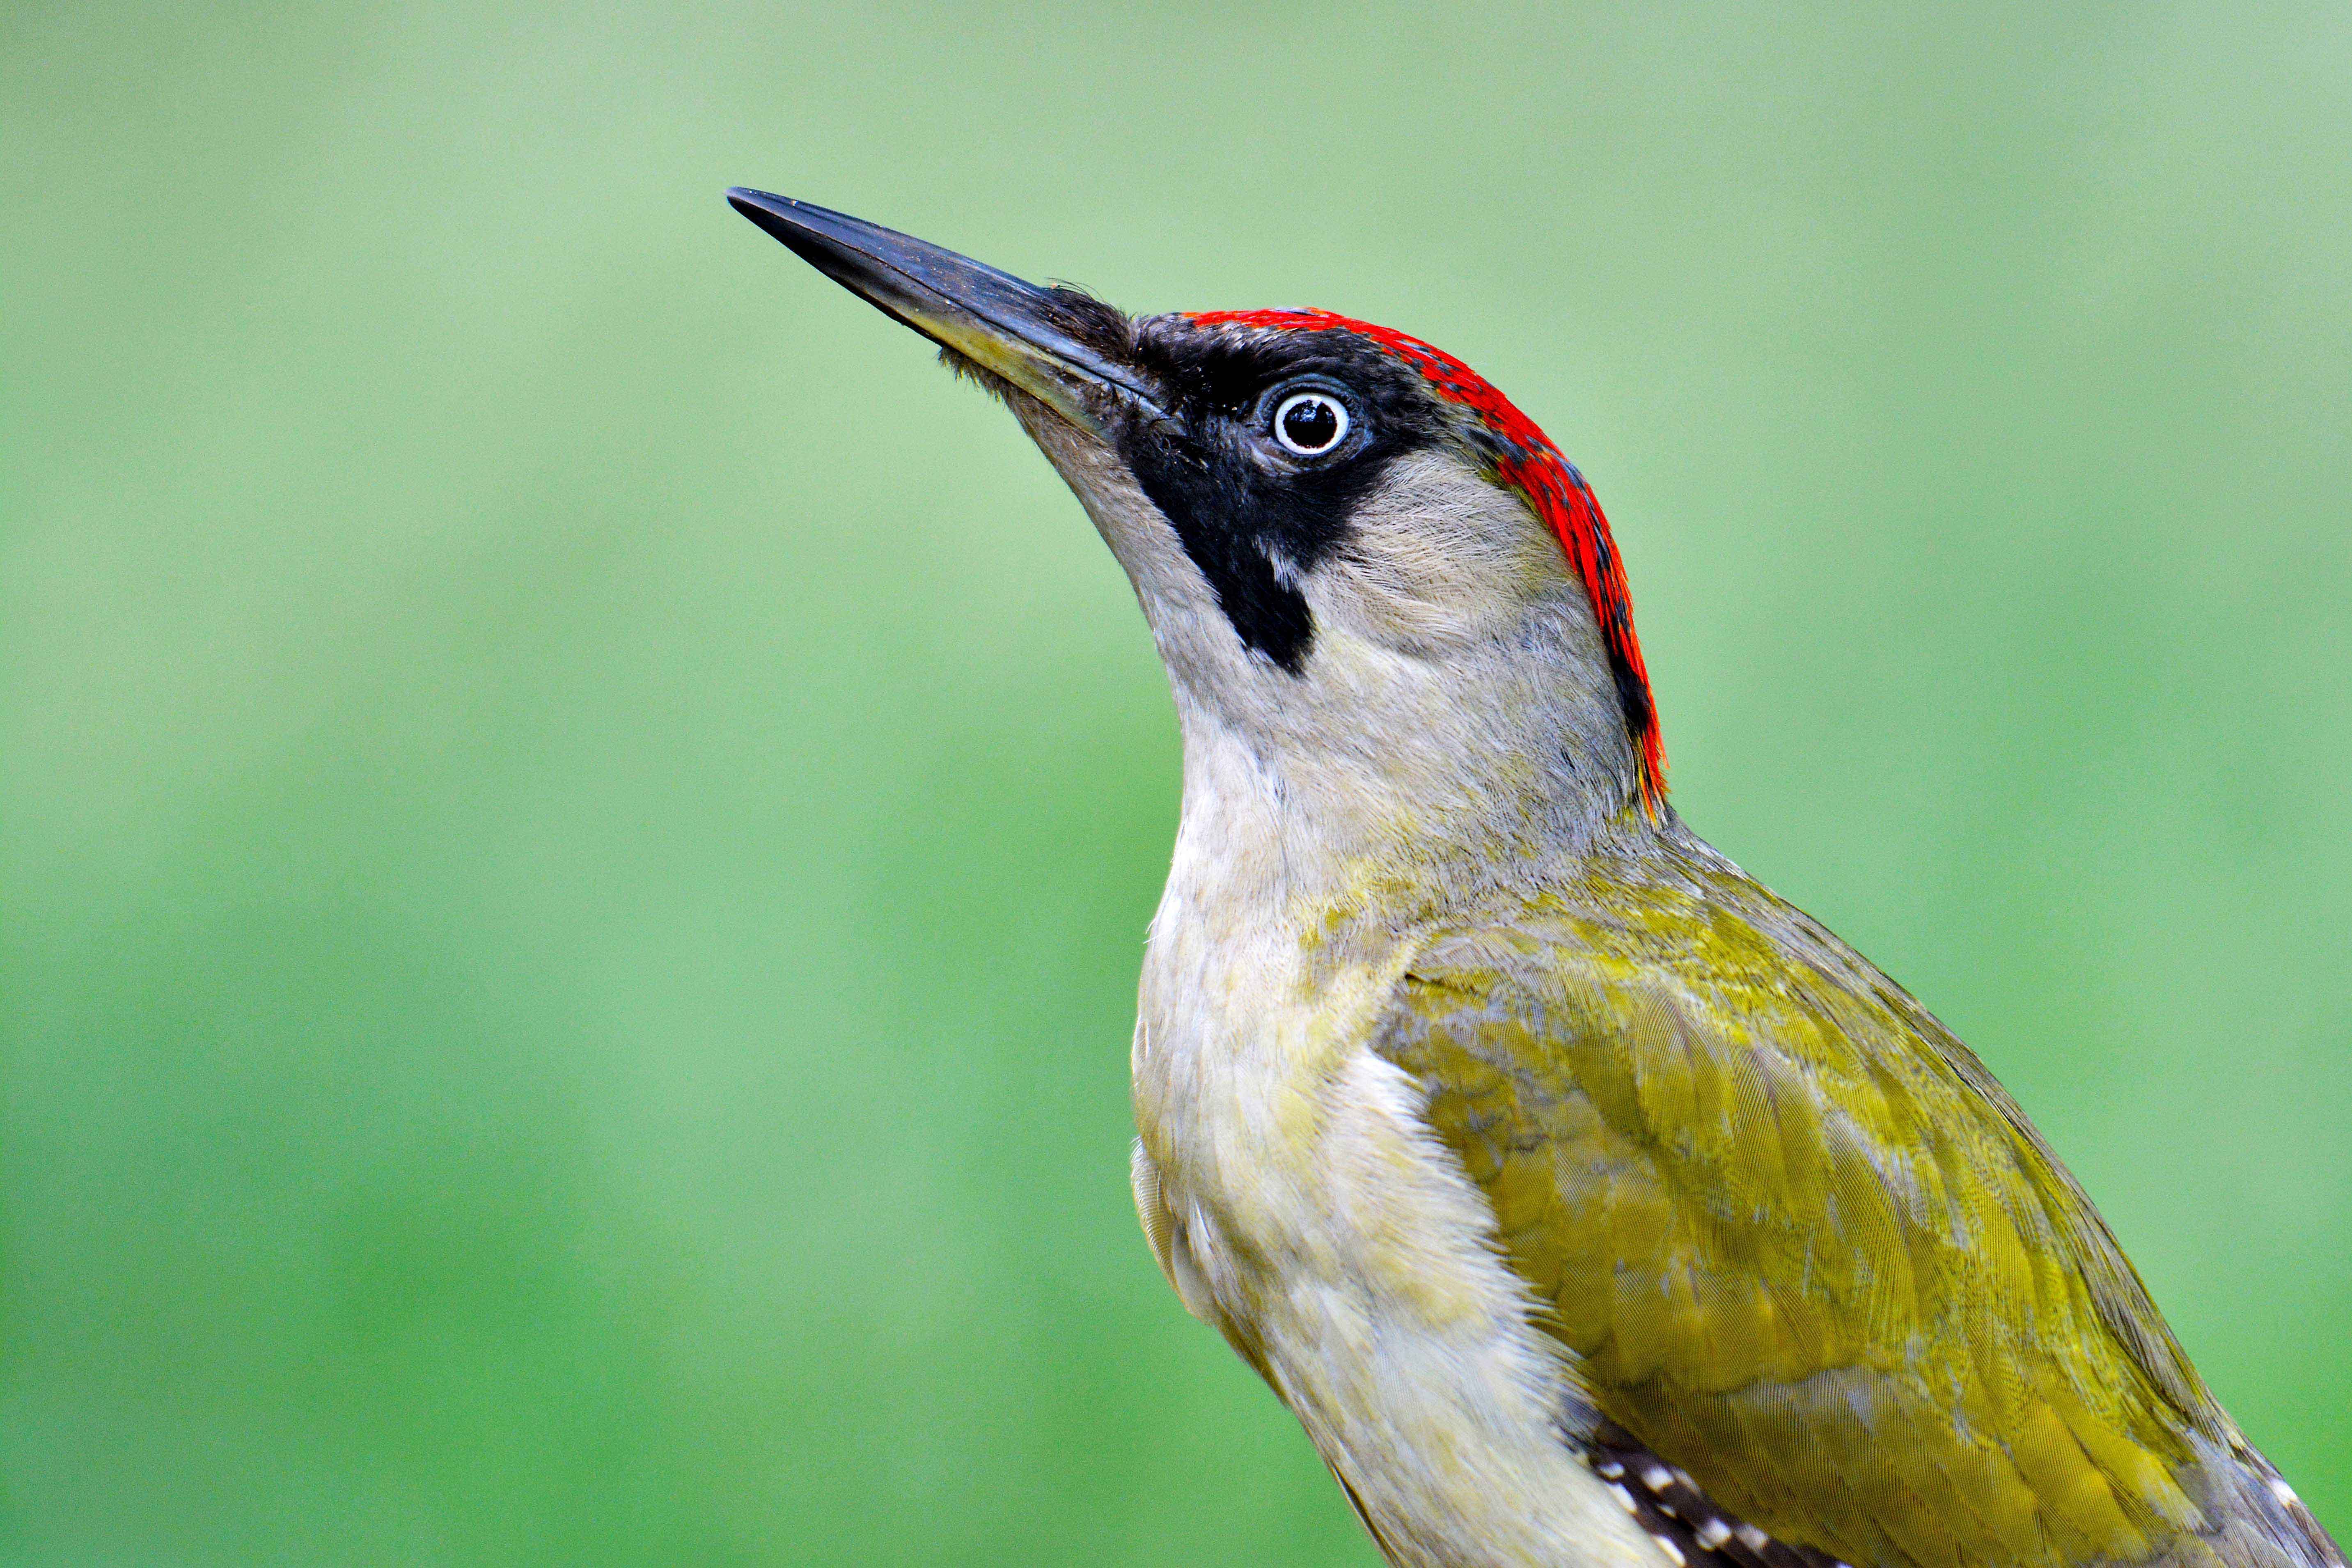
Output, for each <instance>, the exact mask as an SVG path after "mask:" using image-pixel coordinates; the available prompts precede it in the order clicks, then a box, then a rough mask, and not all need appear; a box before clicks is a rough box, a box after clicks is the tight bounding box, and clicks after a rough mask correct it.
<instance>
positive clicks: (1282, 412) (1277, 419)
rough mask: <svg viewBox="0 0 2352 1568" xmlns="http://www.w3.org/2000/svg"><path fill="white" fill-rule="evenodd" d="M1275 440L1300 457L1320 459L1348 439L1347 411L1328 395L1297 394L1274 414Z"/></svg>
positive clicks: (1322, 393)
mask: <svg viewBox="0 0 2352 1568" xmlns="http://www.w3.org/2000/svg"><path fill="white" fill-rule="evenodd" d="M1274 438H1275V439H1276V440H1277V441H1279V442H1281V443H1282V444H1283V446H1285V447H1287V448H1288V449H1290V450H1291V451H1294V452H1296V453H1297V454H1298V455H1299V456H1300V457H1302V458H1319V457H1321V456H1322V455H1323V454H1324V453H1326V452H1328V451H1329V450H1330V449H1331V448H1332V447H1336V446H1338V445H1339V443H1340V442H1342V441H1344V440H1346V439H1347V438H1348V410H1347V408H1346V407H1345V406H1344V405H1342V404H1341V403H1340V402H1339V399H1338V398H1336V397H1334V396H1332V395H1330V394H1329V393H1328V392H1297V393H1293V394H1292V395H1290V396H1288V397H1286V398H1284V399H1283V400H1282V404H1281V406H1279V407H1277V408H1276V410H1275V411H1274Z"/></svg>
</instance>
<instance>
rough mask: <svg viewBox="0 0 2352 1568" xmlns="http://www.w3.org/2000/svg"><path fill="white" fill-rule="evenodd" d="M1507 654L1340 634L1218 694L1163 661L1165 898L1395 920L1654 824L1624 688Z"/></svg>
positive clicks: (1472, 899)
mask: <svg viewBox="0 0 2352 1568" xmlns="http://www.w3.org/2000/svg"><path fill="white" fill-rule="evenodd" d="M1510 652H1520V653H1523V652H1524V650H1523V649H1521V650H1497V651H1496V656H1495V657H1494V658H1491V659H1487V660H1480V659H1477V658H1467V659H1463V660H1457V661H1454V662H1451V663H1449V664H1448V665H1446V666H1445V667H1443V668H1440V667H1436V666H1431V665H1418V664H1415V663H1413V662H1412V661H1408V660H1400V659H1398V658H1395V657H1394V656H1393V655H1391V654H1389V653H1387V652H1385V651H1384V650H1381V649H1378V648H1373V647H1364V646H1359V645H1352V644H1350V643H1349V642H1347V641H1346V640H1345V639H1342V638H1330V639H1327V641H1326V642H1325V644H1324V645H1323V646H1322V647H1319V648H1318V653H1317V657H1316V659H1315V661H1314V664H1313V665H1312V666H1311V667H1310V668H1309V670H1308V671H1307V674H1306V675H1304V676H1287V675H1283V674H1282V673H1280V672H1278V671H1265V672H1263V673H1262V674H1260V675H1259V676H1258V677H1257V678H1256V679H1253V680H1252V681H1250V682H1246V683H1235V682H1233V681H1231V680H1224V681H1221V682H1219V683H1218V684H1217V685H1216V686H1214V687H1213V688H1212V689H1208V690H1206V691H1203V690H1202V689H1196V688H1194V687H1193V686H1192V683H1191V682H1188V681H1187V680H1185V679H1183V677H1182V675H1181V672H1180V671H1178V670H1176V669H1174V668H1171V674H1172V675H1174V676H1175V679H1174V681H1173V684H1174V688H1175V695H1176V704H1177V710H1178V713H1179V715H1180V718H1181V723H1182V728H1183V736H1184V805H1183V816H1182V823H1181V827H1180V830H1179V834H1178V842H1177V847H1176V857H1175V864H1174V867H1173V869H1172V873H1171V884H1170V891H1171V896H1174V897H1178V898H1181V899H1183V900H1186V901H1188V902H1192V903H1194V904H1195V905H1197V906H1200V907H1213V908H1217V909H1221V910H1223V911H1225V912H1226V913H1228V914H1230V915H1233V916H1235V917H1244V916H1246V917H1248V918H1250V919H1251V920H1252V921H1253V923H1264V922H1273V923H1277V924H1280V925H1283V926H1286V927H1293V928H1296V929H1298V930H1300V931H1306V930H1309V929H1313V928H1315V927H1317V926H1318V925H1325V926H1328V924H1330V923H1331V922H1332V921H1371V922H1373V923H1376V924H1377V925H1379V926H1381V927H1383V928H1386V929H1389V930H1394V931H1402V930H1404V929H1408V928H1410V927H1412V926H1415V925H1418V924H1421V923H1423V922H1424V921H1429V920H1433V919H1440V918H1443V917H1444V916H1445V915H1446V914H1448V913H1450V912H1452V911H1453V910H1457V909H1460V908H1463V907H1466V906H1468V905H1471V904H1475V903H1478V902H1483V901H1484V900H1486V898H1487V897H1489V896H1490V895H1492V894H1493V893H1494V892H1496V891H1497V890H1502V889H1512V888H1531V887H1535V886H1538V885H1540V884H1541V883H1542V882H1543V881H1544V880H1546V879H1549V878H1553V877H1557V876H1559V875H1560V874H1562V870H1563V868H1565V867H1567V866H1569V865H1570V864H1572V863H1573V862H1576V861H1578V860H1580V859H1581V858H1584V857H1585V856H1587V855H1589V854H1590V853H1591V852H1592V850H1593V849H1595V848H1596V847H1602V846H1608V847H1612V848H1617V849H1622V847H1625V841H1626V840H1628V839H1643V838H1645V837H1647V836H1648V835H1650V834H1651V833H1653V832H1654V826H1655V825H1654V823H1653V822H1652V820H1651V818H1650V816H1649V815H1648V813H1647V812H1646V811H1645V810H1644V809H1643V806H1642V805H1640V804H1639V802H1638V784H1637V783H1636V778H1637V774H1636V773H1635V769H1634V766H1633V754H1632V750H1631V746H1630V743H1629V742H1628V741H1627V739H1626V736H1625V732H1624V727H1623V721H1622V715H1621V713H1620V711H1619V710H1618V709H1617V708H1616V706H1615V704H1614V702H1613V701H1608V700H1594V699H1588V698H1586V697H1583V696H1580V693H1582V692H1587V691H1589V690H1590V689H1591V688H1590V686H1589V684H1588V683H1585V682H1580V681H1577V680H1573V679H1565V677H1566V676H1568V675H1569V674H1571V673H1573V672H1570V671H1564V670H1562V669H1561V668H1559V664H1558V662H1557V661H1554V660H1529V659H1528V658H1524V657H1518V658H1511V657H1506V654H1507V653H1510ZM1228 673H1229V672H1228ZM1286 683H1287V684H1286Z"/></svg>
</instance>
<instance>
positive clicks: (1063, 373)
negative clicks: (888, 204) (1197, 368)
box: [727, 185, 1165, 432]
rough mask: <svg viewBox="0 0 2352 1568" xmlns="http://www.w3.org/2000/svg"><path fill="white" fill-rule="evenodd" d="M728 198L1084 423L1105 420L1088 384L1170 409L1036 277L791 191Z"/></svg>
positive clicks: (802, 252)
mask: <svg viewBox="0 0 2352 1568" xmlns="http://www.w3.org/2000/svg"><path fill="white" fill-rule="evenodd" d="M727 200H728V203H729V204H730V205H732V206H733V207H734V209H735V210H736V211H737V212H739V213H741V214H742V215H743V216H745V217H747V218H750V219H751V221H752V222H753V223H755V224H757V225H759V226H761V228H763V229H765V230H767V232H768V233H770V234H771V235H773V236H774V237H776V238H777V239H779V240H781V241H782V242H783V244H784V246H785V247H787V248H788V249H790V250H791V251H792V252H793V255H795V256H797V257H799V258H801V259H802V260H803V261H805V262H807V263H808V264H809V265H810V266H812V267H814V268H816V269H817V270H818V271H819V272H822V273H824V275H825V276H826V277H827V278H830V279H833V280H834V281H835V282H836V283H838V284H840V285H841V286H842V287H843V288H845V289H848V290H849V291H850V292H851V293H853V294H856V296H858V297H859V298H860V299H862V300H866V302H867V303H868V304H870V305H872V306H874V307H875V308H876V309H877V310H881V311H883V312H884V313H885V314H887V315H889V316H892V317H895V318H897V319H898V321H903V322H905V323H906V324H907V325H908V326H910V327H912V328H914V329H915V331H919V332H920V333H922V334H923V335H924V336H925V337H927V338H929V339H930V340H931V341H932V342H936V343H939V344H940V345H941V346H942V347H945V348H948V349H950V350H952V351H953V352H955V353H959V354H961V355H962V356H963V357H964V358H966V359H968V360H970V361H971V362H972V363H975V364H977V365H980V366H981V367H982V368H983V369H985V370H989V371H992V372H993V373H995V374H997V375H1000V376H1002V377H1003V378H1004V379H1005V380H1006V381H1008V382H1011V383H1012V384H1013V385H1015V386H1017V387H1019V388H1020V389H1021V390H1022V391H1024V392H1026V393H1028V394H1030V395H1032V396H1034V397H1037V398H1039V399H1041V400H1042V401H1044V402H1045V404H1046V405H1048V406H1050V407H1051V408H1052V409H1053V410H1054V412H1055V413H1056V414H1059V415H1060V416H1062V417H1063V418H1065V419H1067V420H1069V421H1070V422H1071V423H1072V424H1074V425H1076V426H1080V427H1081V428H1084V429H1088V430H1094V431H1097V432H1099V431H1100V430H1101V428H1102V421H1101V417H1100V414H1099V412H1098V411H1097V410H1096V409H1092V408H1089V407H1088V406H1087V398H1086V397H1085V396H1084V392H1085V390H1086V388H1087V387H1088V386H1089V385H1090V386H1092V387H1095V388H1099V389H1102V390H1104V391H1107V392H1109V393H1112V394H1114V395H1117V396H1118V397H1119V398H1121V399H1124V400H1126V401H1128V402H1130V403H1133V404H1137V405H1140V406H1141V408H1142V409H1143V410H1144V411H1145V412H1147V413H1148V414H1150V415H1152V416H1158V417H1161V418H1164V417H1165V416H1164V415H1162V414H1161V413H1160V405H1159V403H1158V400H1157V396H1156V395H1155V394H1154V393H1153V391H1152V389H1151V388H1150V386H1149V385H1148V384H1146V383H1145V382H1144V380H1143V379H1142V377H1140V376H1139V375H1138V374H1136V373H1135V372H1134V371H1133V370H1131V369H1129V367H1127V366H1125V365H1122V364H1119V363H1117V362H1116V361H1114V360H1111V359H1108V358H1107V357H1105V356H1104V355H1103V354H1102V353H1100V352H1099V351H1098V350H1097V349H1094V348H1091V347H1089V346H1088V345H1087V344H1086V343H1083V342H1079V341H1078V340H1077V339H1076V338H1075V337H1073V336H1071V335H1070V333H1069V332H1068V331H1066V330H1065V329H1064V328H1063V327H1062V326H1061V325H1059V324H1058V323H1057V318H1064V317H1066V310H1064V309H1063V308H1062V307H1061V305H1060V302H1059V301H1058V300H1055V297H1054V295H1053V294H1052V293H1050V292H1048V291H1047V290H1045V289H1040V288H1038V287H1037V286H1036V285H1035V284H1034V283H1024V282H1023V281H1022V280H1021V279H1018V278H1015V277H1013V275H1012V274H1011V273H1009V272H999V271H998V270H997V269H996V268H993V267H985V266H982V264H981V263H979V262H977V261H974V260H972V259H971V258H969V257H963V256H958V255H957V254H956V253H955V252H954V251H952V250H948V249H944V248H942V247H940V246H936V245H929V244H926V243H925V242H923V241H922V240H919V239H916V238H913V237H910V236H908V235H903V234H899V233H897V232H896V231H894V230H891V229H887V228H884V227H882V226H880V225H878V224H871V223H867V222H866V221H865V220H863V219H861V218H854V217H850V216H847V215H846V214H844V213H837V212H832V211H828V210H827V209H826V208H824V207H820V206H812V205H809V204H808V203H806V202H796V201H793V199H792V198H791V197H789V196H777V195H769V194H768V193H767V192H765V191H754V190H748V189H746V188H744V187H743V186H741V185H738V186H736V187H735V188H734V189H732V190H730V191H729V192H728V193H727Z"/></svg>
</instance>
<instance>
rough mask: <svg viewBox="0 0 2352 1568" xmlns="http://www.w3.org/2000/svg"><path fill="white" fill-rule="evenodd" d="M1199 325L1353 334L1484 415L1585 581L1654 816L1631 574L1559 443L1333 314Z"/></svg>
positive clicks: (1501, 472) (1395, 343)
mask: <svg viewBox="0 0 2352 1568" xmlns="http://www.w3.org/2000/svg"><path fill="white" fill-rule="evenodd" d="M1191 319H1192V321H1197V322H1199V323H1200V324H1201V325H1202V326H1204V327H1264V328H1271V329H1276V330H1279V331H1306V332H1324V331H1339V332H1352V333H1354V334H1355V335H1356V336H1358V337H1360V338H1363V339H1366V340H1368V341H1370V342H1373V343H1377V344H1378V345H1380V347H1381V349H1383V350H1385V351H1386V352H1387V353H1391V354H1392V355H1394V356H1395V357H1396V358H1398V359H1401V360H1402V361H1404V363H1407V364H1409V365H1411V366H1412V367H1413V369H1415V370H1417V371H1419V372H1420V373H1421V374H1422V375H1423V377H1424V378H1426V379H1427V381H1428V382H1429V384H1430V385H1431V386H1433V387H1434V388H1435V389H1436V390H1437V391H1438V393H1439V394H1440V395H1443V396H1444V397H1446V398H1448V399H1450V400H1451V401H1453V402H1455V403H1458V404H1460V405H1462V406H1464V407H1465V408H1466V409H1468V410H1469V411H1470V412H1471V413H1472V414H1474V415H1475V416H1477V418H1478V421H1479V423H1480V424H1482V425H1484V426H1486V432H1487V434H1489V435H1490V436H1492V437H1494V438H1495V440H1496V444H1497V445H1498V446H1499V447H1501V449H1502V456H1501V457H1500V458H1499V459H1498V460H1497V461H1496V465H1495V473H1496V478H1497V479H1501V480H1502V481H1503V482H1504V483H1505V484H1507V485H1509V486H1511V487H1512V488H1513V489H1517V491H1518V492H1519V493H1520V494H1521V495H1523V496H1525V497H1526V498H1527V500H1528V505H1529V506H1531V507H1533V508H1535V510H1536V515H1537V516H1538V517H1540V518H1542V519H1543V520H1544V521H1545V522H1546V523H1548V524H1549V525H1550V528H1551V531H1552V532H1553V533H1555V534H1557V535H1558V536H1559V542H1560V548H1561V549H1563V550H1565V551H1566V552H1568V559H1569V561H1570V563H1571V564H1572V565H1574V566H1575V568H1576V574H1577V575H1578V576H1579V577H1580V578H1581V579H1583V582H1584V591H1585V594H1586V595H1587V596H1589V597H1590V598H1591V601H1592V613H1593V616H1594V617H1595V618H1596V619H1597V620H1599V622H1600V623H1601V640H1602V642H1603V643H1604V644H1605V645H1606V646H1607V647H1608V650H1609V660H1610V664H1611V665H1612V668H1613V669H1614V672H1615V674H1616V677H1617V685H1618V695H1619V696H1620V697H1621V698H1622V700H1623V701H1624V705H1625V725H1626V730H1627V731H1628V732H1629V733H1630V734H1631V736H1632V737H1633V749H1634V752H1635V755H1636V756H1637V758H1638V759H1639V765H1640V768H1641V772H1642V779H1641V784H1642V801H1643V805H1644V806H1646V807H1648V808H1649V809H1650V811H1651V812H1652V813H1653V814H1655V812H1656V811H1657V809H1658V806H1659V804H1660V802H1661V801H1662V800H1663V799H1664V795H1665V791H1666V748H1665V742H1664V738H1663V737H1661V736H1660V734H1659V733H1658V710H1657V706H1656V704H1655V703H1654V701H1653V700H1651V697H1650V672H1649V669H1648V668H1647V667H1646V666H1645V665H1643V662H1642V644H1641V640H1640V639H1639V638H1637V637H1635V636H1634V635H1633V595H1632V594H1631V593H1630V592H1629V591H1628V590H1627V589H1626V586H1625V568H1624V565H1623V564H1622V563H1621V562H1620V561H1619V560H1618V558H1617V542H1616V541H1615V540H1614V539H1612V538H1611V537H1610V533H1609V520H1608V518H1607V517H1605V516H1603V515H1602V514H1601V502H1600V500H1599V499H1598V498H1596V497H1595V496H1594V495H1593V493H1592V487H1591V485H1588V484H1586V483H1585V482H1584V476H1583V475H1582V474H1580V473H1578V472H1577V471H1576V466H1575V465H1574V464H1572V463H1570V461H1569V460H1568V459H1567V458H1564V457H1562V456H1561V455H1560V450H1559V447H1555V446H1553V445H1552V444H1551V438H1550V437H1548V436H1546V435H1545V434H1544V433H1543V431H1542V430H1540V429H1539V428H1538V427H1537V426H1536V422H1535V421H1534V420H1532V419H1530V418H1528V416H1526V415H1524V414H1522V413H1520V412H1519V411H1518V409H1517V407H1516V406H1514V405H1513V404H1512V402H1511V400H1510V399H1509V398H1507V397H1505V396H1504V395H1502V394H1501V393H1500V392H1497V391H1496V390H1495V387H1494V385H1493V384H1492V383H1490V382H1488V381H1487V380H1486V377H1485V376H1483V375H1480V374H1478V373H1477V372H1476V371H1475V370H1472V369H1471V368H1470V367H1469V366H1468V365H1466V364H1464V363H1462V362H1461V361H1460V360H1458V359H1455V358H1454V356H1453V355H1452V354H1450V353H1446V352H1445V351H1444V350H1443V349H1440V348H1434V347H1432V346H1431V345H1430V344H1428V343H1425V342H1422V341H1421V340H1420V339H1419V338H1416V337H1412V336H1410V335H1408V334H1406V333H1404V332H1400V331H1394V330H1392V329H1391V328H1388V327H1378V326H1374V325H1373V324H1372V323H1371V322H1370V321H1356V320H1354V319H1353V318H1351V317H1348V316H1340V315H1335V314H1333V313H1332V312H1331V311H1328V310H1200V311H1194V312H1192V317H1191Z"/></svg>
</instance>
